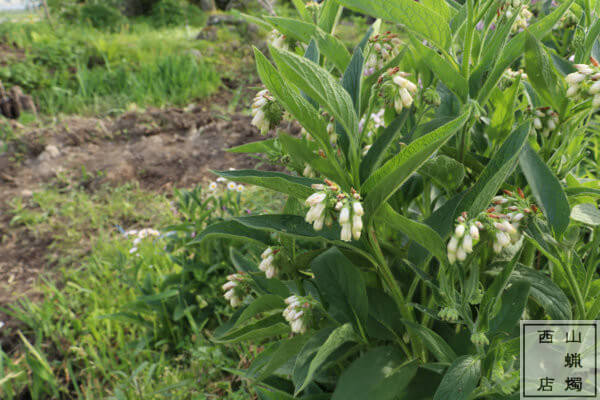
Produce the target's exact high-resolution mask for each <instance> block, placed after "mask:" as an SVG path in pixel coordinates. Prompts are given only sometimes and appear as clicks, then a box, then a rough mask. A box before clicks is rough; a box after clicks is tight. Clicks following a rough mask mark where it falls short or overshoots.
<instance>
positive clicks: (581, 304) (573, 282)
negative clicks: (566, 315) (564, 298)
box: [560, 260, 585, 319]
mask: <svg viewBox="0 0 600 400" xmlns="http://www.w3.org/2000/svg"><path fill="white" fill-rule="evenodd" d="M560 267H561V268H562V269H563V271H564V272H565V275H567V280H568V282H569V286H571V292H572V294H573V297H575V303H576V306H577V312H578V314H579V317H581V318H585V300H584V299H583V294H582V293H581V289H580V288H579V284H578V283H577V279H576V278H575V275H574V274H573V270H572V269H571V268H570V267H568V266H567V265H565V264H564V262H562V260H561V263H560ZM576 319H577V318H576Z"/></svg>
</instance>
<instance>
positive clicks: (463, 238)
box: [447, 189, 538, 263]
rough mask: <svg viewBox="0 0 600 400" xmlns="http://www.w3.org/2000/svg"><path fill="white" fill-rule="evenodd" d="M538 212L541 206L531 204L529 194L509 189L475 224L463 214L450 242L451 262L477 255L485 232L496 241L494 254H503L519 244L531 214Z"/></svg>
mask: <svg viewBox="0 0 600 400" xmlns="http://www.w3.org/2000/svg"><path fill="white" fill-rule="evenodd" d="M537 211H538V208H537V206H536V205H535V204H531V205H530V204H528V203H527V199H526V198H525V194H524V193H523V191H522V190H521V189H518V190H517V195H515V194H514V193H513V192H511V191H509V190H505V191H504V194H503V195H498V196H496V197H494V198H493V200H492V206H491V207H489V208H488V209H487V210H486V211H484V212H482V213H481V214H479V216H478V217H477V218H475V219H474V220H472V221H469V220H467V214H466V213H463V214H462V215H461V216H460V217H458V218H457V222H458V224H457V225H456V227H455V230H454V234H453V235H452V237H451V238H450V240H449V242H448V247H447V250H448V260H449V261H450V262H451V263H454V262H456V261H457V260H458V261H464V260H465V259H466V258H467V255H468V254H470V253H472V252H473V246H474V245H475V244H477V242H478V241H479V239H480V233H481V231H486V232H488V234H489V235H490V237H492V239H493V249H494V252H495V253H501V252H502V250H503V249H504V248H506V247H508V246H509V245H510V244H511V243H517V242H518V241H519V239H520V238H521V232H520V230H519V229H520V227H521V224H522V223H523V222H524V219H525V218H526V217H527V216H528V215H530V214H532V213H536V212H537Z"/></svg>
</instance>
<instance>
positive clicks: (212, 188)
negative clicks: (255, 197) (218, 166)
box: [208, 177, 244, 193]
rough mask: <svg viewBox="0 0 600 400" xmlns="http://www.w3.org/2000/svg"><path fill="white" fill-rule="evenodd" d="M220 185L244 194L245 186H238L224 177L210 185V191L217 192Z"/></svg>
mask: <svg viewBox="0 0 600 400" xmlns="http://www.w3.org/2000/svg"><path fill="white" fill-rule="evenodd" d="M219 184H223V185H225V187H226V188H227V190H229V191H236V192H238V193H242V192H243V191H244V185H242V184H241V183H240V184H237V183H235V182H232V181H230V180H228V179H226V178H223V177H218V178H217V180H216V181H212V182H211V183H209V184H208V190H209V191H210V192H212V193H214V192H216V191H217V190H218V189H219Z"/></svg>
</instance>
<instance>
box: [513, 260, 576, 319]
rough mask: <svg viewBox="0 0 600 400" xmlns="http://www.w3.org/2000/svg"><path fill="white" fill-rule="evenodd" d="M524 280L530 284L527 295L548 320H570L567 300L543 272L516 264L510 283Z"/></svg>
mask: <svg viewBox="0 0 600 400" xmlns="http://www.w3.org/2000/svg"><path fill="white" fill-rule="evenodd" d="M512 280H514V281H517V280H524V281H527V282H529V283H530V284H531V290H530V291H529V295H530V296H531V297H532V298H533V299H534V300H535V301H536V302H537V303H538V304H539V305H540V306H542V308H543V309H544V310H546V312H547V313H548V315H549V316H550V318H552V319H556V320H560V319H562V320H569V319H571V318H572V312H571V303H570V302H569V298H568V297H567V295H566V294H565V293H564V292H563V291H562V289H561V288H560V287H558V285H557V284H556V283H554V282H553V281H552V279H550V277H548V276H546V275H545V274H544V273H543V272H541V271H538V270H535V269H533V268H530V267H527V266H525V265H522V264H518V265H517V268H516V269H515V270H514V271H513V273H512V275H511V281H512Z"/></svg>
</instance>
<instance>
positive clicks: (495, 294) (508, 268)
mask: <svg viewBox="0 0 600 400" xmlns="http://www.w3.org/2000/svg"><path fill="white" fill-rule="evenodd" d="M520 255H521V252H520V251H519V252H517V254H515V255H514V256H513V258H512V260H510V262H507V263H505V264H504V267H503V268H502V271H500V274H499V275H498V276H496V277H495V278H494V281H493V282H492V284H491V285H490V286H489V288H488V289H487V290H486V291H485V293H484V294H483V299H482V300H481V306H480V307H479V310H480V314H481V317H480V318H481V319H482V321H483V323H484V324H485V325H487V324H488V322H489V317H490V314H491V313H492V311H493V310H494V309H495V307H496V304H497V303H498V302H499V301H500V299H501V297H502V293H503V292H504V289H505V288H506V285H507V284H508V282H509V279H510V277H511V274H512V273H513V271H514V269H515V267H516V265H517V261H518V260H519V257H520Z"/></svg>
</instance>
